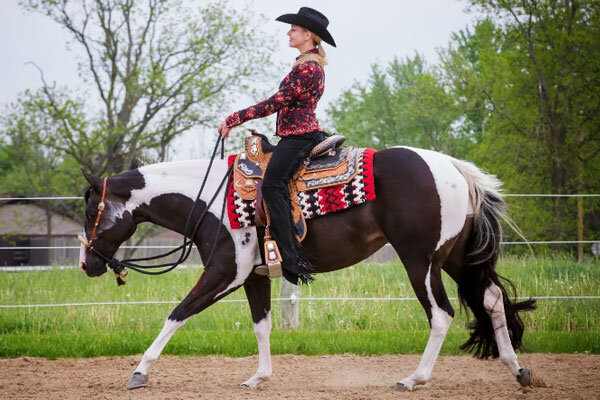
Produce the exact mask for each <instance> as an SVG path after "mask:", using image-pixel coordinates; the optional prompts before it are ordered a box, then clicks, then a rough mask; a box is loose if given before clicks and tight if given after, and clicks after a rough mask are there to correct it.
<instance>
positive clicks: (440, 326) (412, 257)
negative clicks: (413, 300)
mask: <svg viewBox="0 0 600 400" xmlns="http://www.w3.org/2000/svg"><path fill="white" fill-rule="evenodd" d="M451 245H452V244H451V243H449V244H448V248H449V247H451ZM445 247H446V246H444V247H443V248H442V249H440V251H438V252H436V254H435V255H434V257H433V259H431V260H428V259H427V257H426V256H423V255H417V254H404V255H401V259H402V262H403V263H404V265H405V267H406V270H407V272H408V276H409V278H410V282H411V284H412V287H413V289H414V291H415V294H416V295H417V298H418V299H419V301H420V302H421V305H422V306H423V308H425V311H426V313H427V317H428V319H429V326H430V331H429V339H428V340H427V345H426V346H425V351H424V352H423V355H422V356H421V360H420V361H419V365H418V367H417V369H416V370H415V371H414V372H413V373H412V374H411V375H409V376H407V377H406V378H404V379H402V380H400V381H399V382H397V383H396V389H398V390H400V391H405V390H413V389H414V388H415V386H417V385H424V384H425V383H427V381H428V380H429V378H430V377H431V372H432V370H433V366H434V364H435V361H436V360H437V357H438V355H439V353H440V349H441V348H442V344H443V343H444V339H445V338H446V333H447V332H448V328H449V327H450V324H451V323H452V319H453V317H454V310H453V308H452V306H451V305H450V301H449V300H448V296H447V295H446V291H445V289H444V286H443V284H442V276H441V268H440V264H441V261H443V260H444V259H445V258H446V256H447V253H446V252H445V251H444V250H445ZM399 254H401V253H399Z"/></svg>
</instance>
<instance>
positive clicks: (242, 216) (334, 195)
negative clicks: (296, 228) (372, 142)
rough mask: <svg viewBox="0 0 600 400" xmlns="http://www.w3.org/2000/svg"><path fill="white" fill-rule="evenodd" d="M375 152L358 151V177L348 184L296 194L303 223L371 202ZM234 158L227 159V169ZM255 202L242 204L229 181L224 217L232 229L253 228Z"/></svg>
mask: <svg viewBox="0 0 600 400" xmlns="http://www.w3.org/2000/svg"><path fill="white" fill-rule="evenodd" d="M376 151H377V150H375V149H371V148H363V149H360V152H361V154H360V156H359V160H360V161H359V163H358V173H357V174H356V176H355V177H354V179H352V180H351V181H350V182H348V183H346V184H338V185H333V186H328V187H325V188H320V189H313V190H307V191H303V192H299V193H298V198H299V199H300V205H301V207H302V214H303V215H304V218H305V219H310V218H315V217H318V216H322V215H327V214H330V213H333V212H337V211H341V210H345V209H347V208H350V207H353V206H356V205H359V204H362V203H365V202H367V201H371V200H374V199H375V182H374V176H373V155H374V154H375V152H376ZM235 156H236V155H235V154H233V155H230V156H229V158H228V163H229V166H231V164H232V163H233V161H234V160H235ZM255 208H256V199H255V200H243V199H242V198H241V197H240V196H239V195H238V194H237V192H236V191H235V190H234V187H233V181H231V182H230V183H229V186H228V188H227V214H228V216H229V223H230V225H231V228H232V229H240V228H246V227H249V226H254V215H255Z"/></svg>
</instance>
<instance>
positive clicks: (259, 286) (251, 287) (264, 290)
mask: <svg viewBox="0 0 600 400" xmlns="http://www.w3.org/2000/svg"><path fill="white" fill-rule="evenodd" d="M244 290H245V291H246V297H247V298H248V303H249V304H250V311H251V312H252V321H253V322H254V335H255V336H256V341H257V342H258V370H257V371H256V373H255V374H254V376H253V377H252V378H250V379H248V380H247V381H246V382H244V383H242V386H247V387H258V386H259V385H260V384H261V383H263V382H264V381H267V380H269V378H271V346H270V343H269V337H270V335H271V280H270V279H269V278H267V277H266V276H263V275H258V274H250V276H249V277H248V279H247V280H246V282H244Z"/></svg>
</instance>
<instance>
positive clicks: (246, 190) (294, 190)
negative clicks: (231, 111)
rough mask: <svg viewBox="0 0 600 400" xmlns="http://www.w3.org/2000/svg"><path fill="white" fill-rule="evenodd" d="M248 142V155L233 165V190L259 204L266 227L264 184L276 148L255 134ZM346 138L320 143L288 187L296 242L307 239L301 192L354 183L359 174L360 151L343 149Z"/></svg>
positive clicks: (261, 223)
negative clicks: (262, 185) (353, 180)
mask: <svg viewBox="0 0 600 400" xmlns="http://www.w3.org/2000/svg"><path fill="white" fill-rule="evenodd" d="M251 133H252V135H251V136H249V137H247V138H246V142H245V151H243V152H241V153H239V154H237V155H236V156H235V160H234V162H233V187H234V190H235V191H236V192H237V194H238V195H239V196H240V197H241V198H242V199H243V200H256V216H255V223H256V225H257V226H265V225H266V224H267V218H266V215H265V213H264V209H263V207H262V206H263V204H262V193H261V190H260V188H261V184H262V179H263V177H264V173H265V170H266V168H267V165H268V163H269V160H270V159H271V156H272V152H273V150H274V149H275V146H274V145H272V144H271V143H269V141H268V139H267V138H266V137H265V136H264V135H262V134H259V133H256V132H255V131H251ZM344 141H345V137H343V136H339V135H333V136H329V137H327V138H326V139H324V140H323V141H321V142H319V143H318V144H317V145H316V146H315V147H314V148H313V149H312V151H311V152H310V155H309V156H308V157H307V159H306V160H304V162H303V163H302V165H301V166H300V168H299V170H298V171H297V172H296V174H295V175H294V177H293V178H292V179H291V181H290V182H289V184H288V192H289V194H290V200H291V205H292V217H293V221H294V228H295V231H296V232H295V233H296V238H297V239H298V241H299V242H300V241H302V240H303V239H304V237H305V236H306V223H305V221H304V216H303V215H302V209H301V207H300V200H299V197H298V192H303V191H306V190H312V189H319V188H323V187H327V186H333V185H339V184H341V183H347V182H349V181H350V180H352V179H353V178H354V177H355V176H356V174H357V172H358V168H357V163H358V157H357V153H358V151H357V149H356V148H354V147H339V146H340V145H341V144H342V143H343V142H344Z"/></svg>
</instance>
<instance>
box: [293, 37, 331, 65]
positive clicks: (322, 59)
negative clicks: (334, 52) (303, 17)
mask: <svg viewBox="0 0 600 400" xmlns="http://www.w3.org/2000/svg"><path fill="white" fill-rule="evenodd" d="M302 29H304V28H302ZM307 30H308V29H304V31H307ZM310 34H311V36H312V41H313V43H314V44H315V46H316V47H317V49H318V50H319V53H318V54H315V53H307V54H302V55H301V56H300V57H298V59H297V60H296V62H295V63H294V65H293V66H292V68H294V67H295V66H297V65H300V64H302V63H303V62H306V61H314V62H316V63H317V64H319V65H320V66H322V67H324V66H326V65H327V55H326V54H325V49H323V46H322V45H321V38H320V37H318V36H317V35H315V34H314V33H312V32H311V33H310Z"/></svg>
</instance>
